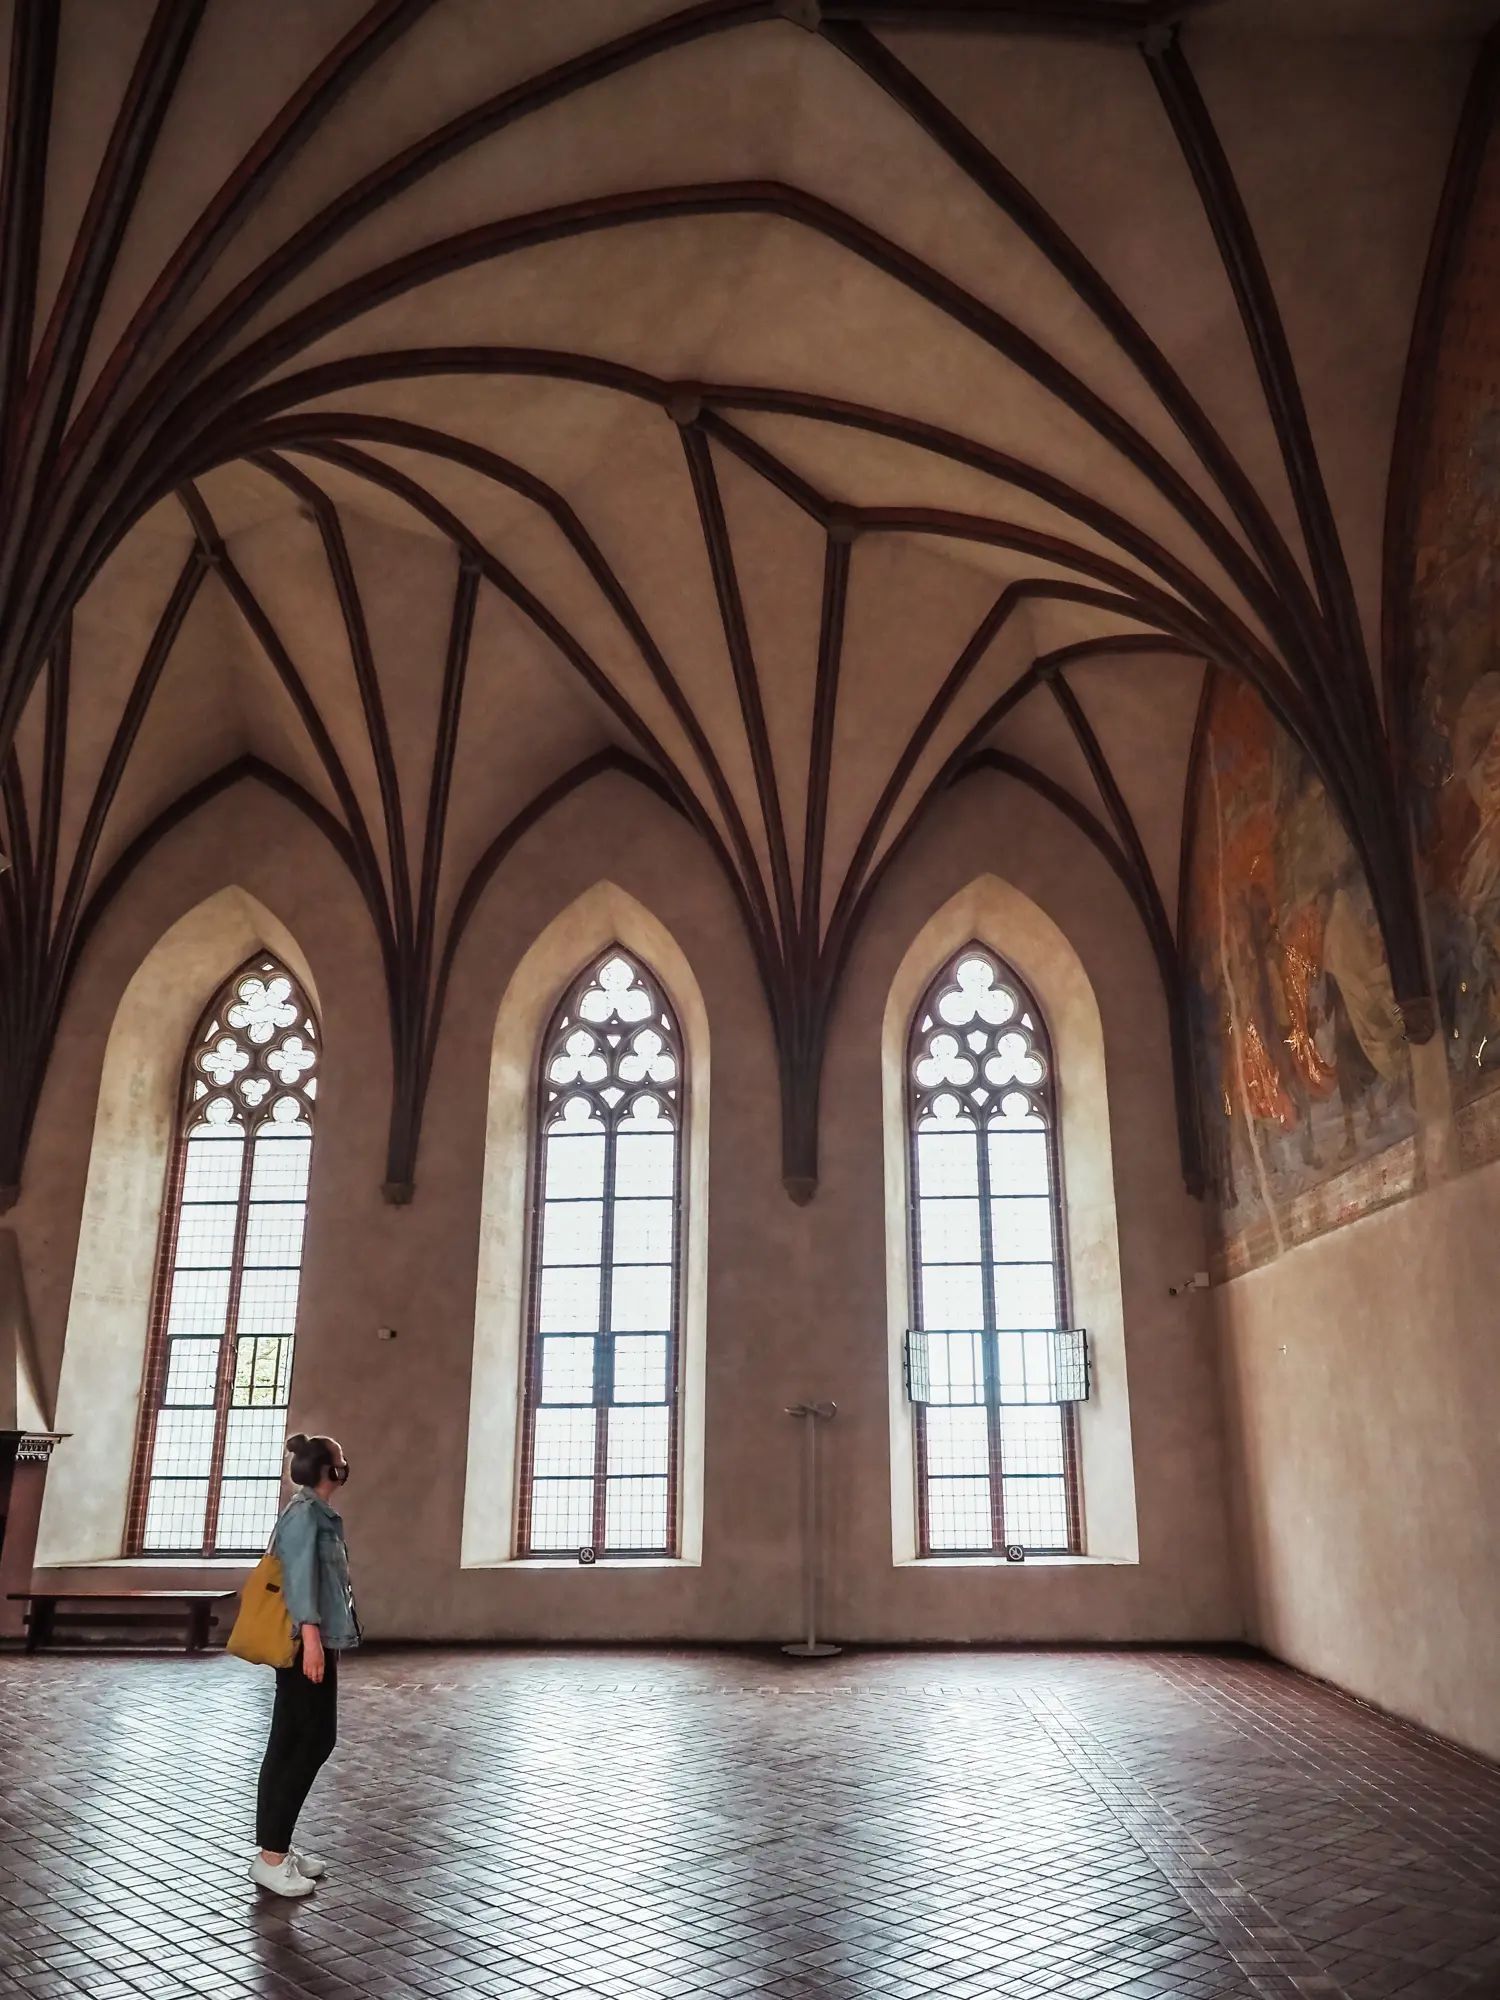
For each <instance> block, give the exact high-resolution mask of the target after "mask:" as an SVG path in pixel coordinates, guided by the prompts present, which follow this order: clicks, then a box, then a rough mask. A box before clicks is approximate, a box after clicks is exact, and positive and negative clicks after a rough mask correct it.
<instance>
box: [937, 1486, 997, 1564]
mask: <svg viewBox="0 0 1500 2000" xmlns="http://www.w3.org/2000/svg"><path fill="white" fill-rule="evenodd" d="M994 1541H995V1529H994V1524H993V1521H992V1519H991V1516H990V1482H989V1480H988V1479H987V1478H986V1479H939V1478H936V1477H934V1478H932V1479H930V1480H929V1481H928V1492H927V1543H928V1547H929V1548H931V1549H932V1550H933V1551H934V1552H936V1551H938V1550H943V1549H946V1550H953V1551H959V1550H978V1549H988V1548H993V1546H994Z"/></svg>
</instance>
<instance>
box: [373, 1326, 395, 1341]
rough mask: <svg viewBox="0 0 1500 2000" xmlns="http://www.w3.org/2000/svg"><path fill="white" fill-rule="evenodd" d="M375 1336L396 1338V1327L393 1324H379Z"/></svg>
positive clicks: (380, 1338) (386, 1338)
mask: <svg viewBox="0 0 1500 2000" xmlns="http://www.w3.org/2000/svg"><path fill="white" fill-rule="evenodd" d="M375 1338H376V1339H377V1340H394V1339H395V1338H396V1329H395V1328H394V1327H393V1326H377V1327H376V1329H375Z"/></svg>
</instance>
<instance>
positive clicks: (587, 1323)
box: [537, 1264, 599, 1333]
mask: <svg viewBox="0 0 1500 2000" xmlns="http://www.w3.org/2000/svg"><path fill="white" fill-rule="evenodd" d="M537 1326H538V1328H539V1330H540V1331H541V1332H542V1333H594V1332H597V1330H598V1326H599V1272H598V1270H597V1268H595V1269H589V1268H588V1267H587V1266H585V1267H584V1268H583V1269H578V1268H576V1267H575V1266H573V1265H571V1264H559V1265H557V1266H555V1267H554V1268H553V1269H551V1270H547V1271H543V1273H542V1283H541V1297H540V1300H539V1303H538V1308H537Z"/></svg>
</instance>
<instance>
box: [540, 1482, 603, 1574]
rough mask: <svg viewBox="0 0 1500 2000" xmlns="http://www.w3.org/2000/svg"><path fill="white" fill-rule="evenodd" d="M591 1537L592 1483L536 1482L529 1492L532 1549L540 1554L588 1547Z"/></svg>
mask: <svg viewBox="0 0 1500 2000" xmlns="http://www.w3.org/2000/svg"><path fill="white" fill-rule="evenodd" d="M593 1537H594V1481H593V1478H592V1475H591V1476H590V1477H589V1478H587V1479H537V1480H534V1481H533V1482H532V1489H531V1546H532V1548H533V1549H535V1550H536V1551H537V1553H538V1554H540V1555H545V1554H547V1553H548V1552H550V1551H553V1550H560V1549H570V1550H571V1549H581V1548H587V1547H591V1546H592V1544H593Z"/></svg>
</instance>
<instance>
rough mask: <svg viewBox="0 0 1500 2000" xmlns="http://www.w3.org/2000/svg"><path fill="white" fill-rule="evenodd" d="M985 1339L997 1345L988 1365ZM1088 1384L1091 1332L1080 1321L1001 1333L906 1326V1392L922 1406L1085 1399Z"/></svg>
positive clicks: (1006, 1404)
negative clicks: (989, 1383) (991, 1384)
mask: <svg viewBox="0 0 1500 2000" xmlns="http://www.w3.org/2000/svg"><path fill="white" fill-rule="evenodd" d="M986 1342H993V1343H994V1345H995V1348H996V1350H997V1351H996V1355H995V1359H994V1362H993V1364H992V1365H991V1366H989V1367H987V1366H986V1354H985V1343H986ZM1007 1348H1010V1349H1011V1354H1010V1355H1009V1356H1008V1355H1007V1353H1006V1349H1007ZM1008 1361H1009V1364H1010V1365H1007V1362H1008ZM987 1378H992V1379H993V1381H994V1394H993V1396H990V1395H988V1394H987V1393H986V1389H985V1383H986V1379H987ZM1090 1383H1091V1372H1090V1364H1089V1337H1088V1332H1087V1330H1086V1329H1085V1328H1084V1327H1081V1326H1058V1327H1041V1328H1037V1329H1035V1330H1032V1331H1025V1332H1017V1331H1014V1330H1007V1331H1006V1332H1003V1333H1002V1332H997V1331H993V1330H990V1331H986V1330H985V1329H984V1328H973V1329H970V1330H967V1331H964V1332H951V1331H945V1332H940V1333H939V1332H928V1330H927V1329H926V1328H925V1327H920V1326H914V1327H908V1329H907V1333H906V1394H907V1398H908V1400H909V1401H910V1402H912V1403H915V1404H918V1405H920V1406H922V1407H924V1408H935V1409H947V1410H954V1409H965V1408H970V1409H977V1408H979V1407H980V1406H981V1405H983V1404H984V1403H986V1402H989V1401H993V1402H994V1403H996V1404H997V1405H999V1406H1000V1407H1001V1408H1015V1407H1021V1406H1024V1405H1027V1404H1031V1405H1037V1406H1045V1405H1047V1404H1051V1403H1086V1402H1087V1401H1088V1398H1089V1388H1090Z"/></svg>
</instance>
